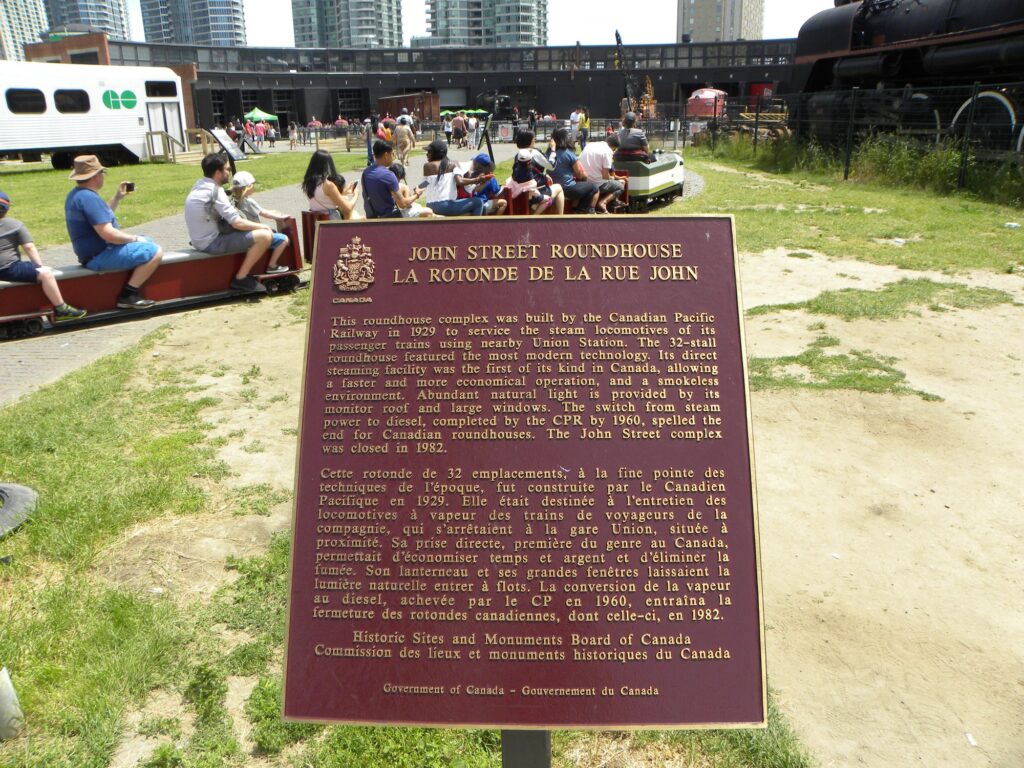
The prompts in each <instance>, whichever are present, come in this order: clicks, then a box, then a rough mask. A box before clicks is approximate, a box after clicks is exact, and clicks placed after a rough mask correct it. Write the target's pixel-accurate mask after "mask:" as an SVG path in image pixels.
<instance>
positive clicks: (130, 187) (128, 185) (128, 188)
mask: <svg viewBox="0 0 1024 768" xmlns="http://www.w3.org/2000/svg"><path fill="white" fill-rule="evenodd" d="M124 191H125V192H134V191H135V182H134V181H126V182H125V183H124Z"/></svg>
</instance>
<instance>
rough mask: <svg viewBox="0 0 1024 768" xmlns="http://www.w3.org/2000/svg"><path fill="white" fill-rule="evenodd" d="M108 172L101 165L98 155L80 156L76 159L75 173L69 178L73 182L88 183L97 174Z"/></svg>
mask: <svg viewBox="0 0 1024 768" xmlns="http://www.w3.org/2000/svg"><path fill="white" fill-rule="evenodd" d="M105 170H107V169H106V168H104V167H103V166H102V165H100V159H99V158H98V157H96V155H79V156H78V157H76V158H75V171H74V173H72V174H71V175H70V176H68V178H69V179H71V181H88V180H89V179H91V178H92V177H93V176H95V175H96V174H97V173H101V172H103V171H105Z"/></svg>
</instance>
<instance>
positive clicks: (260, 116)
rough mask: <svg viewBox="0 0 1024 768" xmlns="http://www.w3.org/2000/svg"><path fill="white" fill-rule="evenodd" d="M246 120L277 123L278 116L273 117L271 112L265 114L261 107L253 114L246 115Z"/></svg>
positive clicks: (253, 111) (254, 110) (247, 113)
mask: <svg viewBox="0 0 1024 768" xmlns="http://www.w3.org/2000/svg"><path fill="white" fill-rule="evenodd" d="M245 119H246V120H270V121H271V122H274V123H276V122H277V115H271V114H270V113H269V112H264V111H263V110H262V109H260V108H259V107H256V108H255V109H253V110H252V112H246V113H245Z"/></svg>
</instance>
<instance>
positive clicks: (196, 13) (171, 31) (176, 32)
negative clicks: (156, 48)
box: [142, 0, 246, 46]
mask: <svg viewBox="0 0 1024 768" xmlns="http://www.w3.org/2000/svg"><path fill="white" fill-rule="evenodd" d="M242 2H243V0H142V25H143V27H144V29H145V32H146V41H147V42H150V43H183V44H191V45H217V46H243V45H245V44H246V40H245V9H244V6H243V4H242Z"/></svg>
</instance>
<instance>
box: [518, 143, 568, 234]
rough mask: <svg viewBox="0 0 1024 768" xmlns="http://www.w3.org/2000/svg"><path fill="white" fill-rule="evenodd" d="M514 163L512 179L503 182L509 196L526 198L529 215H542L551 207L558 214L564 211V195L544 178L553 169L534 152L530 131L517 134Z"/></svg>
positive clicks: (541, 155)
mask: <svg viewBox="0 0 1024 768" xmlns="http://www.w3.org/2000/svg"><path fill="white" fill-rule="evenodd" d="M515 141H516V146H517V147H518V148H519V151H518V152H516V156H515V160H513V161H512V176H511V177H510V178H509V180H508V181H507V182H506V183H505V186H507V187H508V188H509V190H510V191H511V193H512V197H518V196H519V195H521V194H529V195H530V200H529V202H530V213H531V214H540V213H543V212H544V211H545V210H547V208H548V207H549V206H551V205H554V207H555V213H557V214H561V213H562V211H563V210H564V209H565V195H564V194H563V193H562V188H561V187H560V186H558V185H557V184H554V183H552V181H551V179H550V177H549V176H548V175H547V174H548V171H550V170H551V169H552V168H553V166H552V165H551V163H550V162H549V161H548V159H547V158H546V157H545V156H544V155H543V154H541V152H540V151H539V150H538V149H537V139H536V137H535V136H534V135H533V131H519V133H518V134H517V135H516V139H515Z"/></svg>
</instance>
